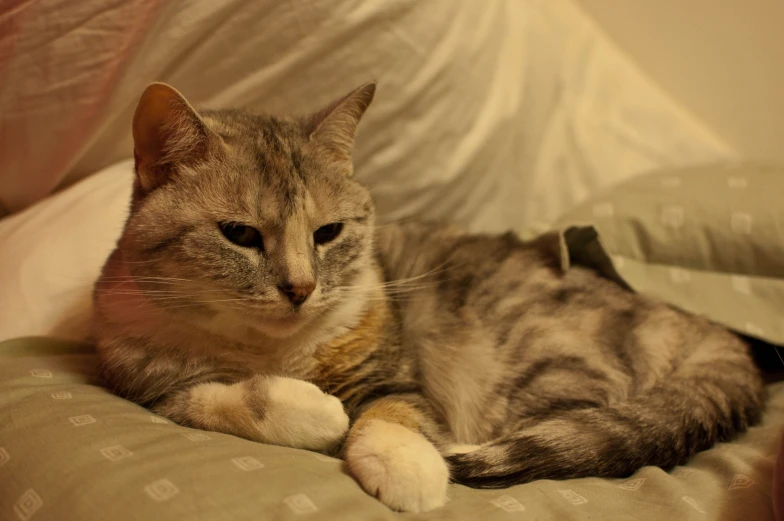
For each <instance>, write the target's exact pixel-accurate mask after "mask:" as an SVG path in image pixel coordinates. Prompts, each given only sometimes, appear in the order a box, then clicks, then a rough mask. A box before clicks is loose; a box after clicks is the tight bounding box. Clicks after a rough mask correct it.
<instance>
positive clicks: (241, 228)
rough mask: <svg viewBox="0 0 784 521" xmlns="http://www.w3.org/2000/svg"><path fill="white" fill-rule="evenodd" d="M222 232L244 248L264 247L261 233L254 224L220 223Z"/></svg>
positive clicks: (260, 248)
mask: <svg viewBox="0 0 784 521" xmlns="http://www.w3.org/2000/svg"><path fill="white" fill-rule="evenodd" d="M218 227H219V228H220V231H221V233H222V234H223V236H224V237H226V238H227V239H228V240H230V241H231V242H233V243H234V244H236V245H237V246H242V247H244V248H258V249H259V250H262V249H264V242H263V240H262V238H261V233H260V232H259V231H258V230H257V229H256V228H253V227H252V226H245V225H244V224H237V223H219V224H218Z"/></svg>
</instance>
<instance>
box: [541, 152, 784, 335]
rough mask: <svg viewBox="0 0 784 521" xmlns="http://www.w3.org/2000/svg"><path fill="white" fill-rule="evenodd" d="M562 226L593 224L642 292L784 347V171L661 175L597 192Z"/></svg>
mask: <svg viewBox="0 0 784 521" xmlns="http://www.w3.org/2000/svg"><path fill="white" fill-rule="evenodd" d="M556 225H557V226H558V227H561V228H568V227H570V226H573V225H593V227H594V228H595V229H596V230H597V232H598V234H599V238H600V243H601V245H602V246H603V248H604V250H605V251H606V252H607V253H608V254H609V256H610V259H611V260H612V267H613V268H614V270H615V271H616V272H617V273H618V274H619V275H620V276H621V277H622V278H623V279H624V280H625V281H626V282H627V283H628V284H629V285H630V286H631V287H632V288H634V289H635V290H638V291H641V292H645V293H649V294H651V295H655V296H657V297H659V298H662V299H664V300H666V301H668V302H671V303H672V304H674V305H677V306H679V307H681V308H683V309H686V310H689V311H692V312H695V313H699V314H702V315H705V316H707V317H709V318H711V319H713V320H716V321H717V322H721V323H723V324H725V325H727V326H728V327H730V328H732V329H735V330H737V331H739V332H741V333H745V334H747V335H749V336H752V337H756V338H759V339H761V340H765V341H767V342H770V343H773V344H778V345H784V314H783V313H782V310H783V309H784V168H776V167H766V166H757V165H727V166H703V167H691V168H682V169H670V170H663V171H658V172H656V173H652V174H650V175H646V176H641V177H637V178H634V179H632V180H630V181H628V182H625V183H623V184H620V185H618V186H616V187H614V188H612V189H610V190H608V191H605V192H604V193H601V194H599V195H598V196H597V197H594V198H592V199H591V200H589V201H586V202H584V203H583V204H581V205H579V206H578V207H576V208H575V209H574V210H572V211H570V212H568V213H567V214H566V215H564V216H563V217H561V219H559V220H558V222H557V223H556ZM571 233H572V234H574V233H577V232H575V231H572V232H571ZM569 234H570V231H569V230H567V231H566V237H567V239H569ZM567 242H569V241H567ZM572 249H574V248H570V252H571V250H572ZM578 249H579V248H578Z"/></svg>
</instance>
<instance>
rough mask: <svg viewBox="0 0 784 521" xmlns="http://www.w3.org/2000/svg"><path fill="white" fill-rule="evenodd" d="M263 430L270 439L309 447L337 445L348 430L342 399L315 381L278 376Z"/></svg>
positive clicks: (261, 424) (269, 390) (270, 387)
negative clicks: (323, 388)
mask: <svg viewBox="0 0 784 521" xmlns="http://www.w3.org/2000/svg"><path fill="white" fill-rule="evenodd" d="M267 393H268V396H267V400H266V403H265V410H264V412H263V415H264V416H263V418H262V420H261V421H259V422H258V423H259V430H260V431H261V434H262V437H263V438H264V439H265V441H266V442H267V443H274V444H276V445H285V446H287V447H296V448H300V449H309V450H323V451H326V450H332V449H335V448H336V447H337V446H338V445H339V444H340V443H341V442H342V441H343V439H344V438H345V436H346V432H347V431H348V423H349V420H348V416H347V415H346V413H345V411H344V410H343V404H342V403H340V400H338V399H337V398H335V397H334V396H331V395H329V394H325V393H324V392H322V391H321V389H319V388H318V387H316V386H315V385H313V384H311V383H309V382H305V381H304V380H295V379H293V378H274V379H272V380H271V381H270V382H269V385H268V387H267Z"/></svg>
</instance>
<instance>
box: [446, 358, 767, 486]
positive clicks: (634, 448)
mask: <svg viewBox="0 0 784 521" xmlns="http://www.w3.org/2000/svg"><path fill="white" fill-rule="evenodd" d="M692 364H693V366H691V367H690V365H692ZM692 364H688V363H687V364H686V367H682V368H681V369H679V370H678V371H676V372H675V373H674V374H672V375H671V376H670V378H668V379H666V380H665V381H663V382H661V383H660V384H659V385H658V386H656V387H654V388H652V389H650V390H649V391H648V392H646V393H644V394H643V395H641V396H638V397H636V398H634V399H631V400H629V401H626V402H623V403H619V404H617V405H613V406H608V407H597V408H590V409H578V410H571V411H565V412H563V413H560V414H558V415H557V416H556V415H554V416H551V417H550V418H549V419H546V420H544V421H541V422H539V423H537V424H535V425H532V426H531V427H528V428H526V429H524V430H522V431H519V432H515V433H512V434H509V435H506V436H503V437H501V438H498V439H496V440H493V441H491V442H489V443H487V444H485V445H482V446H481V447H480V448H479V449H477V450H475V451H473V452H469V453H464V454H453V455H450V456H447V457H446V459H447V461H448V463H449V464H450V467H451V476H452V480H453V481H455V482H457V483H461V484H463V485H467V486H469V487H474V488H503V487H508V486H510V485H514V484H519V483H526V482H529V481H534V480H537V479H571V478H579V477H588V476H596V477H624V476H628V475H630V474H632V473H634V472H635V471H636V470H638V469H639V468H641V467H643V466H646V465H655V466H659V467H663V468H669V467H672V466H675V465H678V464H682V463H685V462H686V461H687V460H688V459H689V458H691V456H692V455H694V454H695V453H696V452H698V451H700V450H704V449H707V448H709V447H710V446H712V445H713V444H714V443H716V442H719V441H724V440H728V439H730V438H731V437H732V436H734V435H735V434H736V433H738V432H741V431H743V430H745V429H746V428H747V427H748V426H749V425H751V424H754V423H755V422H757V421H758V420H759V417H760V414H761V408H762V401H763V397H764V388H763V384H762V382H761V379H760V377H759V375H758V373H757V370H756V369H755V367H754V366H753V362H751V360H749V359H748V358H746V357H744V358H741V359H736V360H734V361H730V360H727V359H723V360H716V359H714V360H712V361H706V360H702V361H700V362H699V363H698V362H692Z"/></svg>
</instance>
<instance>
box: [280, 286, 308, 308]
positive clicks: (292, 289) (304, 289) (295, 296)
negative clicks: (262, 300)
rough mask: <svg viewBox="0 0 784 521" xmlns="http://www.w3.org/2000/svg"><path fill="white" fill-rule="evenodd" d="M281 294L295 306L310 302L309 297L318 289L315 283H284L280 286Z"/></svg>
mask: <svg viewBox="0 0 784 521" xmlns="http://www.w3.org/2000/svg"><path fill="white" fill-rule="evenodd" d="M278 289H279V290H280V292H281V293H283V294H284V295H286V296H287V297H288V299H289V300H290V301H291V303H292V304H294V305H295V306H299V305H301V304H302V303H303V302H305V301H306V300H308V297H309V296H310V294H311V293H313V290H314V289H316V283H315V282H303V283H299V284H294V283H292V282H284V283H283V284H280V285H279V286H278Z"/></svg>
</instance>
